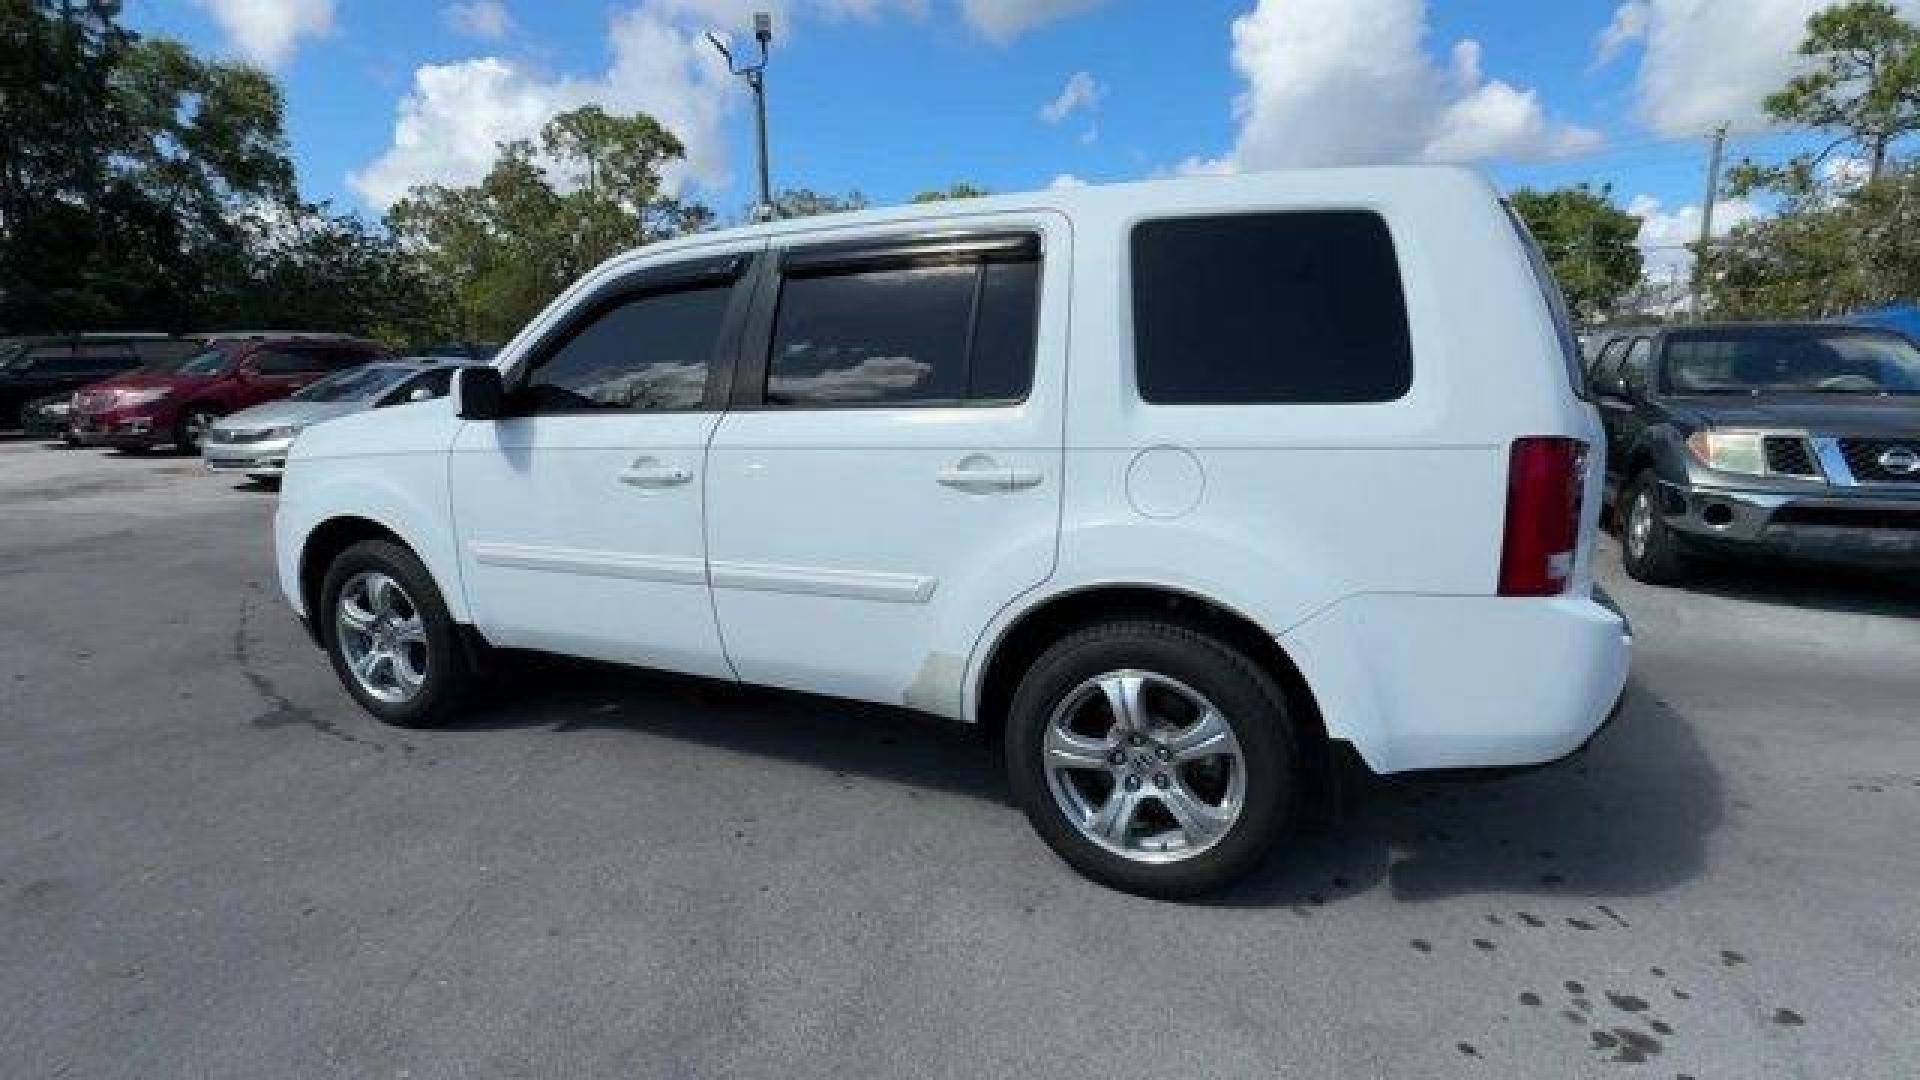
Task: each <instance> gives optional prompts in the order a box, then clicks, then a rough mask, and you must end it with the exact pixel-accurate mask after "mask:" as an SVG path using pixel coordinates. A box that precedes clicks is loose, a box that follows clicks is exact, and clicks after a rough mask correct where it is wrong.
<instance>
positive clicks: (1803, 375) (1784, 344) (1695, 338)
mask: <svg viewBox="0 0 1920 1080" xmlns="http://www.w3.org/2000/svg"><path fill="white" fill-rule="evenodd" d="M1666 388H1667V390H1668V392H1670V393H1675V394H1899V395H1910V394H1920V350H1916V349H1915V348H1914V347H1913V345H1912V343H1910V342H1908V341H1907V340H1906V339H1905V338H1903V337H1900V336H1898V335H1896V334H1878V333H1858V332H1848V331H1844V330H1826V329H1820V328H1787V329H1781V330H1752V329H1742V330H1737V331H1727V332H1724V333H1719V334H1715V333H1711V332H1696V331H1689V332H1688V333H1686V334H1684V335H1675V336H1674V337H1671V338H1669V339H1668V340H1667V347H1666Z"/></svg>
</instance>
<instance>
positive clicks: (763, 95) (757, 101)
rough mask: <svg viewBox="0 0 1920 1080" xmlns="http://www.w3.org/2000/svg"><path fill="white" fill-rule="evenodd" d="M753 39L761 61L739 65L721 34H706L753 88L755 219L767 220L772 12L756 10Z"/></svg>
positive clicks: (770, 191) (769, 213)
mask: <svg viewBox="0 0 1920 1080" xmlns="http://www.w3.org/2000/svg"><path fill="white" fill-rule="evenodd" d="M753 38H754V40H755V41H758V42H759V43H760V62H759V63H757V64H747V65H740V64H736V63H735V62H734V59H733V53H732V52H731V51H729V50H728V49H727V43H726V42H724V41H721V40H720V38H719V36H718V35H715V34H711V33H709V34H708V35H707V40H708V41H709V42H711V43H712V44H713V47H714V48H715V49H717V50H719V52H720V55H721V56H722V57H724V58H726V61H727V70H728V71H730V72H732V73H733V74H735V75H738V76H740V77H741V78H743V79H745V80H747V85H748V86H750V87H752V88H753V116H754V125H755V128H756V130H757V131H758V134H759V145H760V202H759V205H757V206H755V207H754V208H753V219H754V220H755V221H767V220H770V219H771V218H772V217H773V184H772V181H771V180H770V178H769V174H768V171H767V46H768V45H769V44H771V43H772V41H773V15H772V14H771V13H769V12H765V11H756V12H754V13H753Z"/></svg>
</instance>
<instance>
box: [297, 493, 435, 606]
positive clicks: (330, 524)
mask: <svg viewBox="0 0 1920 1080" xmlns="http://www.w3.org/2000/svg"><path fill="white" fill-rule="evenodd" d="M364 540H391V541H392V542H394V543H396V544H398V545H400V546H401V547H404V548H406V549H407V550H408V551H412V552H413V553H414V555H415V556H416V557H418V556H419V554H420V552H419V551H418V550H417V549H416V548H415V547H414V546H413V545H412V544H409V543H407V541H406V539H405V538H404V537H402V536H401V535H400V534H399V533H398V532H396V531H394V530H393V529H391V528H389V527H387V526H386V525H385V524H383V523H381V522H379V521H375V520H374V519H372V518H369V517H363V516H360V515H358V514H340V515H337V516H334V517H330V518H328V519H326V520H325V521H322V522H320V523H319V524H318V525H315V526H314V527H313V529H312V530H311V531H309V532H308V533H307V538H306V541H305V542H304V543H302V544H301V546H300V601H301V605H302V608H303V609H304V610H305V611H306V612H307V613H308V615H309V618H311V619H312V620H313V626H314V628H315V630H316V632H317V631H318V628H319V626H320V621H321V620H320V618H319V615H318V612H319V610H320V586H321V585H322V584H323V583H324V582H325V581H326V579H327V568H328V567H329V566H332V565H333V561H334V560H335V559H337V558H339V557H340V553H341V552H343V551H345V550H347V549H348V548H350V547H352V546H353V545H355V544H358V543H360V542H362V541H364ZM424 564H425V560H422V565H424ZM428 573H432V570H431V568H429V570H428ZM441 591H442V592H443V593H444V592H445V591H446V590H445V589H444V588H442V590H441Z"/></svg>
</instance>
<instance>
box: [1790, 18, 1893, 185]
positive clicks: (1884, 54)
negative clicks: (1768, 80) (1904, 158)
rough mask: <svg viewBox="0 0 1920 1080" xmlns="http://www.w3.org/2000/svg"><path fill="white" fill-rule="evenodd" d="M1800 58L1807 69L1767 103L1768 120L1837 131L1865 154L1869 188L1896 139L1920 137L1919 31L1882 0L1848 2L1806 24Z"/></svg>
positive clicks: (1842, 140) (1843, 141)
mask: <svg viewBox="0 0 1920 1080" xmlns="http://www.w3.org/2000/svg"><path fill="white" fill-rule="evenodd" d="M1800 55H1802V56H1804V57H1807V58H1808V59H1809V60H1810V61H1811V62H1812V67H1811V68H1810V69H1809V70H1807V71H1806V72H1804V73H1803V74H1801V75H1799V76H1797V77H1796V78H1794V79H1793V81H1791V82H1789V83H1788V84H1787V85H1786V86H1785V87H1784V88H1783V89H1781V90H1780V91H1779V92H1778V93H1775V94H1772V95H1770V96H1769V97H1768V98H1767V100H1766V107H1767V112H1768V113H1769V114H1770V115H1771V116H1773V118H1774V119H1776V120H1779V121H1782V122H1784V123H1789V124H1798V125H1801V126H1805V127H1810V128H1815V129H1819V130H1823V131H1830V132H1837V133H1838V134H1839V137H1838V139H1837V140H1836V142H1835V143H1834V144H1833V145H1832V146H1829V147H1828V148H1827V150H1826V151H1824V152H1823V153H1822V154H1821V155H1820V156H1821V157H1824V156H1825V154H1826V153H1830V152H1831V151H1832V150H1833V149H1835V148H1837V147H1838V146H1841V145H1847V144H1852V145H1856V146H1858V147H1860V148H1861V149H1863V150H1864V151H1865V152H1866V155H1867V170H1868V179H1869V181H1872V180H1878V179H1879V178H1880V175H1881V173H1882V172H1884V171H1885V169H1886V164H1887V155H1888V151H1889V149H1890V148H1891V147H1892V145H1893V143H1894V142H1895V141H1896V140H1898V139H1900V138H1901V137H1902V136H1905V135H1908V134H1911V133H1912V132H1914V131H1920V26H1915V25H1914V24H1913V23H1910V22H1908V21H1906V20H1905V19H1903V18H1901V16H1900V13H1899V12H1898V11H1897V10H1895V9H1894V7H1893V6H1892V5H1891V4H1886V3H1882V2H1881V0H1854V2H1852V3H1846V4H1840V5H1836V6H1834V7H1830V8H1827V9H1826V10H1824V11H1820V12H1816V13H1815V14H1814V15H1813V16H1812V17H1811V18H1809V19H1808V20H1807V36H1806V38H1805V40H1803V41H1802V42H1801V43H1800Z"/></svg>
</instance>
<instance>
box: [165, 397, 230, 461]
mask: <svg viewBox="0 0 1920 1080" xmlns="http://www.w3.org/2000/svg"><path fill="white" fill-rule="evenodd" d="M219 418H220V413H219V411H218V410H216V409H213V408H211V407H209V406H206V405H189V406H187V407H186V408H185V409H182V410H181V411H180V418H179V419H178V420H175V421H174V422H173V445H175V446H177V447H179V448H180V452H181V453H183V454H197V453H199V452H200V444H201V443H202V442H204V441H206V438H207V432H208V431H210V430H212V428H213V422H214V421H215V420H218V419H219Z"/></svg>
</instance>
